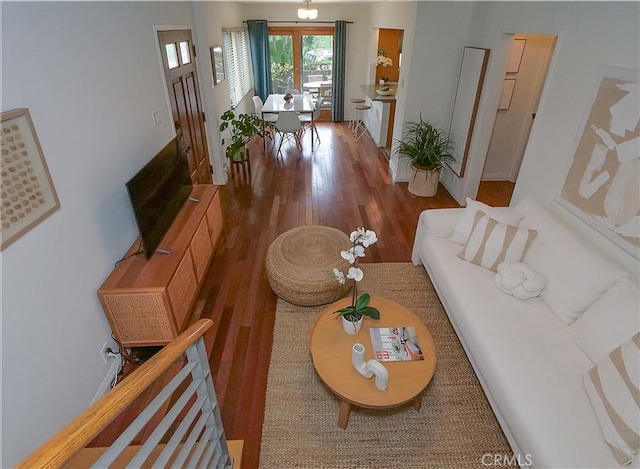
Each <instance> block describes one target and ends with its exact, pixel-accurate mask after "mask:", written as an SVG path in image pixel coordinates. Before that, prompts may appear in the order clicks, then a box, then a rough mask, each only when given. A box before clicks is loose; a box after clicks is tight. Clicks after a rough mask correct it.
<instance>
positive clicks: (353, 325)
mask: <svg viewBox="0 0 640 469" xmlns="http://www.w3.org/2000/svg"><path fill="white" fill-rule="evenodd" d="M363 320H364V316H360V319H358V320H357V321H355V322H354V321H349V320H348V319H347V318H345V317H344V314H343V315H342V328H343V329H344V331H345V332H346V333H347V334H351V335H353V334H357V333H358V332H360V329H361V328H362V321H363Z"/></svg>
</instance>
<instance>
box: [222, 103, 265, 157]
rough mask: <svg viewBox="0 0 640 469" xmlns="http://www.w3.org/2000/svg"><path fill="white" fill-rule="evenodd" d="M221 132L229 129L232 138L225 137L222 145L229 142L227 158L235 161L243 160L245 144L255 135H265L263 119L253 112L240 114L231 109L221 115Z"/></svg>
mask: <svg viewBox="0 0 640 469" xmlns="http://www.w3.org/2000/svg"><path fill="white" fill-rule="evenodd" d="M220 121H221V122H220V132H224V131H225V130H227V129H229V132H230V134H231V137H230V138H223V139H222V145H223V146H224V145H225V143H228V146H227V149H226V155H227V158H229V159H230V160H234V161H243V160H244V158H245V153H246V152H245V145H246V144H247V143H248V142H249V140H251V138H252V137H253V136H254V135H260V136H261V137H264V131H263V129H262V121H261V120H260V119H259V118H258V117H257V116H254V115H252V114H238V115H237V116H236V115H235V113H234V112H233V111H232V110H231V109H229V110H228V111H226V112H225V113H224V114H222V116H220Z"/></svg>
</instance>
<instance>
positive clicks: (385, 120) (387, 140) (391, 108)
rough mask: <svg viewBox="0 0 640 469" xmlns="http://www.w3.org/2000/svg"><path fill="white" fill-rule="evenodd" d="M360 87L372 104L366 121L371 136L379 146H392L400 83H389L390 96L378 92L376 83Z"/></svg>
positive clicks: (368, 101)
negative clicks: (397, 93) (397, 92)
mask: <svg viewBox="0 0 640 469" xmlns="http://www.w3.org/2000/svg"><path fill="white" fill-rule="evenodd" d="M360 89H361V90H362V92H363V93H364V95H365V99H366V104H368V105H369V106H371V109H369V110H368V111H367V117H366V119H365V122H364V124H365V125H366V126H367V129H369V134H370V135H371V138H372V139H373V141H374V142H375V143H376V145H378V146H379V147H382V148H385V147H387V148H389V147H391V142H392V140H393V120H394V118H395V114H396V91H397V89H398V84H397V83H389V89H390V90H391V91H392V93H391V94H390V95H388V96H383V95H381V94H378V93H377V92H376V85H360Z"/></svg>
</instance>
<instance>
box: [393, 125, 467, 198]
mask: <svg viewBox="0 0 640 469" xmlns="http://www.w3.org/2000/svg"><path fill="white" fill-rule="evenodd" d="M396 144H397V145H396V147H395V149H394V153H395V154H396V155H397V156H403V157H405V158H408V159H409V160H410V162H411V175H410V176H409V192H411V193H412V194H414V195H418V196H421V197H432V196H434V195H436V192H437V190H438V182H439V181H440V169H441V168H442V167H443V166H444V164H445V163H447V162H449V161H453V160H454V159H455V158H454V156H453V154H452V151H453V142H452V141H451V140H449V137H448V136H447V132H446V131H445V130H444V129H441V128H439V127H436V126H435V125H434V124H431V123H430V122H427V121H423V120H422V116H420V121H419V122H409V123H408V124H407V126H406V128H405V131H404V132H403V134H402V138H401V139H399V140H396Z"/></svg>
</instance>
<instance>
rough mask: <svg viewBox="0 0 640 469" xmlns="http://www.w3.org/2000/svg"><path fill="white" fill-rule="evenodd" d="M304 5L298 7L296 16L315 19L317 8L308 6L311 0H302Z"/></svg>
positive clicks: (303, 18)
mask: <svg viewBox="0 0 640 469" xmlns="http://www.w3.org/2000/svg"><path fill="white" fill-rule="evenodd" d="M304 3H306V6H305V7H304V8H298V18H300V19H301V20H315V19H316V18H317V17H318V9H317V8H309V3H311V0H304Z"/></svg>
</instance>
